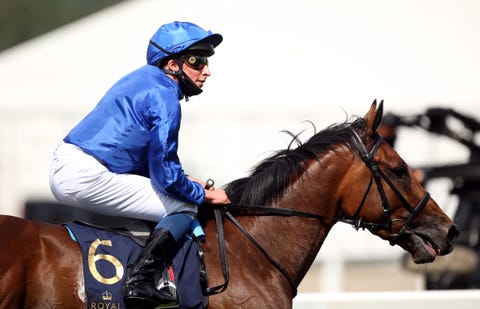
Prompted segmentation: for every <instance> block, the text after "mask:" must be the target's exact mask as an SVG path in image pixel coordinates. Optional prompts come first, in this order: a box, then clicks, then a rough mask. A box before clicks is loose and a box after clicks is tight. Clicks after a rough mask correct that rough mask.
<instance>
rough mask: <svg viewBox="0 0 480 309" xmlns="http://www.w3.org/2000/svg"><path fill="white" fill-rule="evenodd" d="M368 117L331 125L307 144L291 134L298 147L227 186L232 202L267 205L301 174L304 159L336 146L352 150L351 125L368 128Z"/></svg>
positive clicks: (312, 157)
mask: <svg viewBox="0 0 480 309" xmlns="http://www.w3.org/2000/svg"><path fill="white" fill-rule="evenodd" d="M365 125H366V124H365V120H364V119H363V118H358V117H356V118H355V119H354V120H353V121H351V122H343V123H339V124H334V125H331V126H329V127H327V128H325V129H324V130H322V131H320V132H318V133H316V134H314V135H313V136H312V137H311V138H310V139H309V140H308V141H306V142H305V143H303V144H302V143H300V142H299V141H298V138H297V136H295V135H293V134H291V133H290V132H288V131H287V133H289V134H290V135H292V137H293V140H292V143H290V144H293V143H294V142H297V143H298V144H299V145H298V147H297V148H295V149H290V147H289V148H287V149H284V150H280V151H277V152H275V153H274V154H273V155H271V156H270V157H268V158H266V159H264V160H263V161H261V162H260V163H258V164H257V165H256V166H255V167H254V168H253V169H252V172H251V174H250V176H248V177H244V178H240V179H237V180H235V181H233V182H231V183H229V184H228V185H227V187H226V189H225V190H226V191H227V194H228V196H229V198H230V200H231V201H232V203H233V205H239V206H242V205H243V206H248V205H258V206H260V205H268V204H269V203H270V202H271V201H272V200H274V199H276V198H278V197H280V196H281V195H282V194H283V192H284V190H285V188H286V187H287V186H288V184H289V183H290V182H291V181H292V180H293V179H295V178H297V177H299V176H300V175H301V174H302V173H303V172H304V169H305V166H306V165H305V164H304V163H305V162H307V161H309V160H311V159H314V158H316V157H318V156H319V155H320V154H322V153H324V152H325V151H328V150H331V149H332V148H333V146H335V145H340V144H344V145H346V146H347V147H349V148H350V149H353V148H354V147H355V141H354V140H353V139H352V131H351V130H350V129H349V127H354V128H356V129H359V130H364V129H365Z"/></svg>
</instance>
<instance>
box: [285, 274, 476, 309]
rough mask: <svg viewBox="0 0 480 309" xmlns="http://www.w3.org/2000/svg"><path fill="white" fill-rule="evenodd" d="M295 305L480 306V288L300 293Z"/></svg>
mask: <svg viewBox="0 0 480 309" xmlns="http://www.w3.org/2000/svg"><path fill="white" fill-rule="evenodd" d="M392 280H394V278H392ZM293 308H294V309H312V308H315V309H351V308H355V309H385V308H388V309H407V308H408V309H425V308H435V309H452V308H458V309H478V308H480V290H446V291H415V292H410V291H409V292H404V291H402V292H348V293H313V294H299V295H298V296H297V297H296V298H295V299H294V303H293Z"/></svg>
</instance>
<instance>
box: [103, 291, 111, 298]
mask: <svg viewBox="0 0 480 309" xmlns="http://www.w3.org/2000/svg"><path fill="white" fill-rule="evenodd" d="M102 298H103V300H112V293H110V292H109V291H105V292H103V293H102Z"/></svg>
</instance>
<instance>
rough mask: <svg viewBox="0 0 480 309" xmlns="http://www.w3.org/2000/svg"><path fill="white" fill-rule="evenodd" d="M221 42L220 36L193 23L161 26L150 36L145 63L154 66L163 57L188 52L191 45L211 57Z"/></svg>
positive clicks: (176, 22)
mask: <svg viewBox="0 0 480 309" xmlns="http://www.w3.org/2000/svg"><path fill="white" fill-rule="evenodd" d="M222 40H223V37H222V36H221V35H220V34H218V33H212V32H211V31H210V30H208V31H207V30H204V29H202V28H200V27H199V26H197V25H195V24H193V23H190V22H180V21H174V22H172V23H169V24H165V25H163V26H161V27H160V28H159V29H158V30H157V32H156V33H155V34H154V35H153V36H152V38H151V40H150V44H149V45H148V49H147V63H148V64H150V65H155V64H156V63H158V61H159V60H161V59H163V58H165V57H168V56H172V55H175V54H178V53H181V52H183V51H186V50H188V49H189V47H192V45H195V46H194V48H195V47H197V48H198V49H200V48H202V49H203V50H205V51H207V52H209V53H210V55H213V53H214V51H213V48H214V47H217V46H218V45H219V44H220V43H221V42H222ZM202 46H203V47H202Z"/></svg>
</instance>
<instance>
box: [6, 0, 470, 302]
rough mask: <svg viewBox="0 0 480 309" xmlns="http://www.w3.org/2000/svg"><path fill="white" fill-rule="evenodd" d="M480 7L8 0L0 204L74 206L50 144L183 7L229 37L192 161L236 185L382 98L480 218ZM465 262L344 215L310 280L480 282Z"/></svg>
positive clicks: (201, 114) (413, 158)
mask: <svg viewBox="0 0 480 309" xmlns="http://www.w3.org/2000/svg"><path fill="white" fill-rule="evenodd" d="M479 16H480V2H478V1H476V0H455V1H454V0H422V1H417V0H404V1H385V0H361V1H358V0H335V1H333V0H330V1H328V0H317V1H310V0H298V1H294V2H292V1H285V0H264V1H252V0H244V1H239V2H235V3H232V2H229V1H221V0H205V1H202V2H198V1H191V0H184V1H173V0H172V1H171V0H161V1H160V0H158V1H156V0H136V1H106V0H105V1H100V0H91V1H86V0H69V1H67V0H63V1H53V0H50V1H47V0H44V1H19V0H15V1H14V0H2V1H1V2H0V29H1V30H0V213H3V214H10V215H15V216H23V217H28V218H34V219H39V220H45V221H57V222H58V221H61V220H64V219H65V218H67V217H68V216H69V215H70V214H69V213H66V211H65V208H64V207H58V205H57V204H56V203H55V202H54V199H53V197H52V195H51V193H50V190H49V187H48V170H49V164H50V156H51V153H52V152H53V150H54V149H55V147H56V145H57V144H58V143H59V142H60V140H61V139H62V138H63V137H64V136H65V135H66V133H67V132H68V130H69V129H70V128H71V127H73V126H74V125H75V124H76V123H77V122H78V121H79V120H80V119H81V118H82V117H83V116H84V115H85V114H86V113H87V112H88V111H89V110H90V109H92V108H93V107H94V106H95V105H96V103H97V102H98V100H99V99H100V98H101V96H102V95H103V94H104V93H105V91H106V90H107V89H108V88H109V87H110V86H111V85H112V84H113V83H114V82H115V81H116V80H118V79H119V78H120V77H122V76H123V75H124V74H126V73H128V72H130V71H132V70H134V69H136V68H137V67H139V66H141V65H143V64H144V63H145V53H146V48H147V44H148V40H149V39H150V37H151V35H153V33H154V32H155V31H156V29H157V28H158V27H159V26H160V25H162V24H164V23H167V22H171V21H173V20H184V21H192V22H194V23H197V24H199V25H200V26H202V27H204V28H207V29H211V30H212V31H214V32H219V33H221V34H222V35H223V36H224V42H223V43H222V44H221V45H220V46H219V47H218V48H217V53H216V55H215V56H214V57H213V58H212V60H211V65H210V67H211V70H212V76H211V77H210V79H209V80H208V82H207V84H206V85H205V87H204V93H203V94H202V95H201V96H199V97H193V98H191V100H190V101H189V102H185V103H183V114H184V116H183V117H184V119H183V126H182V131H181V134H182V137H181V145H180V156H181V159H182V161H183V163H184V167H185V169H186V170H187V171H188V172H189V173H191V174H194V175H197V176H198V177H203V178H205V179H206V178H209V177H211V178H214V179H215V180H216V183H217V184H225V183H227V182H229V181H232V180H234V179H236V178H239V177H242V176H244V175H245V174H247V173H248V172H249V169H250V168H251V167H253V166H254V165H255V164H256V163H257V162H259V161H260V160H261V159H263V158H264V157H265V156H267V155H268V154H270V153H271V152H272V151H275V150H278V149H280V148H284V147H286V146H287V145H288V143H289V141H290V140H289V137H288V136H286V135H284V134H282V133H280V131H282V130H284V129H286V130H290V131H293V132H300V131H301V130H305V133H304V134H303V135H302V136H304V138H308V137H309V136H310V135H311V134H312V133H313V130H312V128H311V126H310V125H309V124H308V123H306V122H305V121H306V120H309V121H312V122H313V123H315V125H316V127H317V129H321V128H323V127H326V126H328V125H330V124H332V123H336V122H342V121H344V120H345V119H346V118H348V117H349V116H352V115H364V114H365V113H366V112H367V110H368V108H369V106H370V104H371V103H372V101H373V100H374V99H378V100H384V101H385V106H384V108H385V113H389V114H391V116H392V119H396V120H395V121H396V122H395V121H394V122H393V123H392V125H393V126H394V127H395V133H396V136H397V138H396V143H395V147H396V149H397V151H398V152H399V153H400V154H401V155H402V157H403V158H404V159H405V160H406V161H407V163H409V164H410V165H411V166H412V167H421V168H425V170H427V167H429V168H430V169H429V171H431V170H435V169H434V168H432V167H441V166H454V168H453V172H452V168H451V169H449V170H448V171H445V170H441V171H439V170H438V169H437V170H436V171H437V173H436V174H431V175H435V176H432V177H431V178H430V179H428V181H427V180H426V182H425V184H426V186H427V188H428V190H429V191H430V192H431V194H432V197H433V198H434V199H435V200H436V201H437V202H438V203H439V205H440V206H441V207H442V208H443V209H444V211H446V212H447V213H448V214H449V215H450V216H452V217H454V216H455V214H456V213H457V208H458V206H459V204H462V203H464V204H465V203H466V204H468V205H471V206H469V207H470V208H469V212H467V215H466V216H467V217H470V218H474V217H475V216H474V215H473V214H474V211H475V209H476V208H475V207H474V206H475V201H476V198H477V196H476V195H477V192H478V180H477V179H476V178H475V177H476V175H478V174H480V172H478V169H475V167H476V165H475V164H474V163H475V162H476V158H477V157H476V156H477V155H476V153H474V152H475V151H476V148H475V147H474V146H472V144H473V145H477V144H478V138H477V136H476V131H478V128H477V127H476V126H475V123H476V119H480V87H479V86H480V59H479V55H480V36H479V33H480V18H478V17H479ZM431 108H437V111H440V112H439V113H437V114H435V115H436V117H437V118H435V119H434V118H432V117H433V116H432V114H431V113H430V114H428V111H429V110H431ZM452 110H453V111H455V112H458V113H459V114H460V115H462V116H467V117H468V119H470V120H472V119H473V120H472V121H465V119H464V118H462V117H458V115H457V114H456V113H452V112H451V111H452ZM422 115H423V117H422ZM435 115H434V116H435ZM438 115H440V116H438ZM442 115H444V116H445V117H443V116H442ZM410 116H418V117H417V118H415V117H414V118H415V119H421V121H420V120H419V121H418V122H417V123H415V122H414V121H413V122H412V119H411V118H409V117H410ZM455 116H457V117H455ZM395 117H399V118H395ZM438 117H440V118H441V119H440V120H438ZM442 117H443V118H442ZM450 118H452V120H450ZM400 120H401V121H400ZM432 123H436V124H438V125H437V126H436V127H435V128H433V126H432ZM466 123H468V124H466ZM471 123H474V124H473V125H472V124H471ZM438 127H439V128H440V129H438ZM442 128H449V129H448V130H443V131H442ZM452 132H453V133H452ZM459 137H461V138H459ZM465 141H467V143H465ZM458 166H462V167H465V166H466V168H464V169H466V170H468V171H471V173H470V174H469V176H468V177H469V178H468V181H469V186H468V193H469V194H470V195H469V199H467V200H466V199H465V194H464V192H465V191H461V190H460V191H459V190H456V191H455V189H458V187H459V186H460V187H461V188H464V186H462V184H465V177H463V176H464V175H463V174H459V173H460V169H459V168H456V167H458ZM457 171H458V173H456V172H457ZM442 173H443V174H442ZM472 173H473V174H472ZM459 179H460V180H459ZM458 192H460V193H458ZM462 198H463V199H462ZM465 200H466V201H465ZM59 209H61V210H63V211H60V210H59ZM470 211H471V212H470ZM468 226H469V230H468V231H467V233H466V235H468V237H467V238H468V239H466V240H465V241H464V242H465V247H466V248H468V249H471V250H477V248H478V247H476V246H477V240H478V236H479V235H478V231H479V229H478V224H477V223H475V224H472V223H471V220H470V221H468ZM475 229H476V230H475ZM471 230H473V231H474V232H473V233H471V232H470V231H471ZM455 259H457V260H455ZM458 259H460V260H458ZM466 261H469V264H468V265H470V266H471V267H470V268H469V269H468V274H470V275H471V274H476V273H477V272H478V261H477V260H476V255H475V254H474V255H473V256H472V255H468V250H467V255H466V257H465V256H462V257H458V256H454V258H452V259H450V260H448V261H444V262H443V264H441V265H440V266H436V267H434V266H411V265H408V257H405V256H404V253H403V251H402V250H401V249H400V248H398V247H391V246H389V245H388V243H387V242H384V241H382V240H380V239H377V238H376V237H374V236H372V235H371V234H369V233H368V232H366V231H358V232H357V231H355V230H354V229H352V228H351V227H350V226H346V225H343V224H337V225H336V226H335V228H334V229H333V231H332V232H331V234H330V235H329V237H328V238H327V242H326V243H325V244H324V246H323V247H322V249H321V251H320V253H319V255H318V257H317V261H316V263H315V264H314V266H313V267H312V269H311V270H310V272H309V273H308V274H307V277H306V278H305V280H304V281H303V282H302V285H301V287H300V292H301V293H309V292H328V291H333V292H336V291H414V290H424V289H435V288H439V289H443V288H476V287H477V284H478V281H477V279H475V278H471V277H468V278H466V277H465V274H464V273H463V274H460V272H461V271H458V270H452V269H453V268H454V267H452V266H451V265H452V263H453V264H455V265H461V264H466ZM438 269H440V270H442V269H443V270H445V269H447V270H449V271H450V275H445V271H438ZM455 271H457V273H455V274H454V275H451V273H452V272H455ZM463 271H464V270H463ZM459 276H463V277H462V280H463V281H462V283H455V282H456V281H455V280H457V279H458V277H459ZM446 277H447V278H446Z"/></svg>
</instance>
